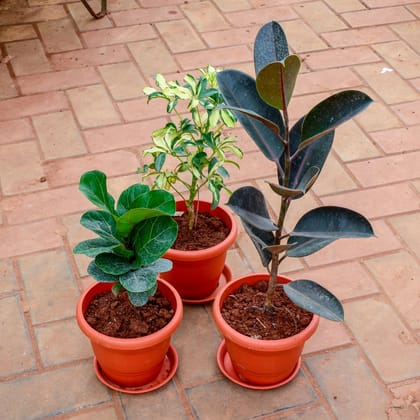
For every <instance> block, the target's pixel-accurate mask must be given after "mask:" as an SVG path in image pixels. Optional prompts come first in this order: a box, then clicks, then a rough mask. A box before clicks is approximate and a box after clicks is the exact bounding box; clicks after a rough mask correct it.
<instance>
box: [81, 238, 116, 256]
mask: <svg viewBox="0 0 420 420" xmlns="http://www.w3.org/2000/svg"><path fill="white" fill-rule="evenodd" d="M119 244H120V243H119V242H118V241H117V240H116V239H115V240H114V241H112V240H108V239H104V238H94V239H88V240H87V241H82V242H80V243H78V244H77V245H76V246H75V247H74V248H73V252H74V253H75V254H84V255H87V256H88V257H96V256H97V255H99V254H102V253H104V252H111V251H112V250H113V249H114V248H115V247H116V246H118V245H119Z"/></svg>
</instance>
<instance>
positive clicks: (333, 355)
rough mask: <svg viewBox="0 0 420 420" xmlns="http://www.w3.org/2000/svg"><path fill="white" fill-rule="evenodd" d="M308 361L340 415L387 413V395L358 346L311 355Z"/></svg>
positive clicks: (348, 416) (376, 415) (350, 416)
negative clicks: (361, 355)
mask: <svg viewBox="0 0 420 420" xmlns="http://www.w3.org/2000/svg"><path fill="white" fill-rule="evenodd" d="M305 362H306V364H307V365H308V366H309V370H310V371H311V373H312V375H313V376H314V378H315V380H316V381H317V382H318V384H319V386H320V387H321V391H322V393H323V394H324V395H325V397H326V398H327V400H328V403H329V404H330V406H331V408H332V410H333V413H334V415H336V416H337V417H338V418H340V419H354V420H356V419H361V418H377V417H378V416H380V417H385V410H386V408H387V407H388V398H387V395H386V393H385V392H384V390H383V388H382V386H381V385H380V384H379V383H378V382H377V380H376V379H375V377H374V375H372V372H371V371H370V369H369V367H368V365H367V364H366V362H365V361H364V360H363V359H362V358H361V357H360V355H359V354H358V352H357V351H356V350H355V349H354V348H349V349H344V350H340V351H336V352H329V353H327V354H321V355H319V356H314V357H310V358H307V359H306V361H305ZM353 401H357V404H353Z"/></svg>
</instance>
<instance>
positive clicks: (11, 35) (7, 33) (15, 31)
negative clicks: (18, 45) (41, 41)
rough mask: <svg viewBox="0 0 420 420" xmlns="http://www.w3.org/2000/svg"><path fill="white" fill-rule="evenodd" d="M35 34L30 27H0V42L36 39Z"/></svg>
mask: <svg viewBox="0 0 420 420" xmlns="http://www.w3.org/2000/svg"><path fill="white" fill-rule="evenodd" d="M36 37H37V34H36V32H35V30H34V28H33V26H32V25H11V26H1V27H0V42H12V41H20V40H22V39H31V38H36Z"/></svg>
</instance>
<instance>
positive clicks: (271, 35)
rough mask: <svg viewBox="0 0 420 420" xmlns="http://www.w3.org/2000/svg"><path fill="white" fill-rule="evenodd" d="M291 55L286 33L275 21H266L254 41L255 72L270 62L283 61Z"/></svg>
mask: <svg viewBox="0 0 420 420" xmlns="http://www.w3.org/2000/svg"><path fill="white" fill-rule="evenodd" d="M288 55H289V46H288V44H287V39H286V34H285V33H284V31H283V29H282V27H281V26H280V25H279V24H278V23H277V22H275V21H271V22H268V23H266V24H265V25H264V26H263V27H262V28H261V29H260V30H259V31H258V33H257V36H256V38H255V43H254V66H255V74H257V75H258V73H259V72H260V70H261V69H262V68H263V67H265V66H266V65H267V64H269V63H273V62H275V61H283V60H284V59H285V58H286V57H287V56H288Z"/></svg>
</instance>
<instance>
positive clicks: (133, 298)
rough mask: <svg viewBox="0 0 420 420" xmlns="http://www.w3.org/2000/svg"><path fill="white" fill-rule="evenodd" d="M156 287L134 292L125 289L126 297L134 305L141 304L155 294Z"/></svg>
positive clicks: (144, 303)
mask: <svg viewBox="0 0 420 420" xmlns="http://www.w3.org/2000/svg"><path fill="white" fill-rule="evenodd" d="M155 291H156V288H154V289H151V290H148V291H146V292H140V293H134V292H130V291H128V290H127V295H128V299H129V300H130V302H131V303H132V304H133V305H134V306H143V305H146V303H147V302H148V300H149V297H150V296H153V295H154V294H155Z"/></svg>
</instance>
